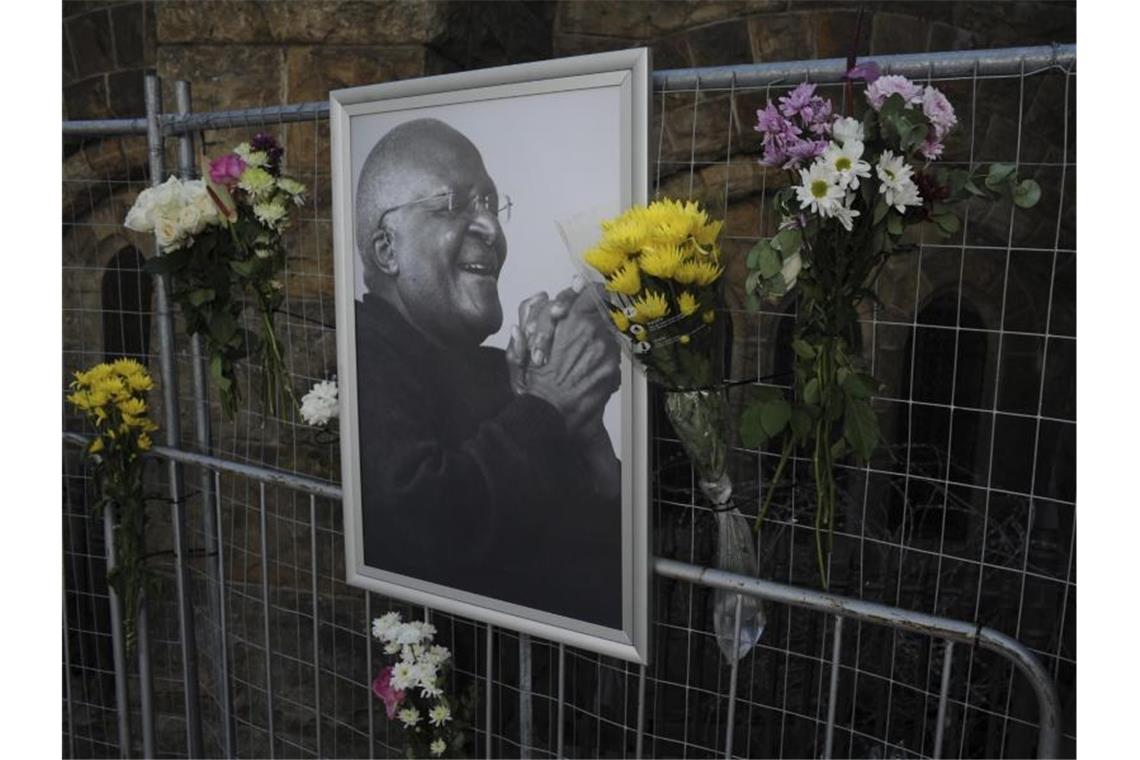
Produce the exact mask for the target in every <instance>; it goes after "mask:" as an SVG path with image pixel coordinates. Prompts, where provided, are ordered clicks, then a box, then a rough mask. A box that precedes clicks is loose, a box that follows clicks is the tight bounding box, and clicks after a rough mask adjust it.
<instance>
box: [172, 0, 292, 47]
mask: <svg viewBox="0 0 1140 760" xmlns="http://www.w3.org/2000/svg"><path fill="white" fill-rule="evenodd" d="M155 5H156V8H155V11H156V13H155V23H156V27H157V33H158V39H160V40H162V43H163V44H164V45H170V44H185V43H209V44H211V45H220V44H224V43H227V42H261V43H265V42H268V41H270V40H272V37H271V36H270V33H269V20H268V18H267V17H266V11H267V6H268V5H270V4H269V3H260V2H252V3H251V2H242V3H228V2H216V1H214V0H207V1H206V2H183V1H182V0H176V1H175V2H164V3H156V4H155Z"/></svg>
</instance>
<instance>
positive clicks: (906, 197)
mask: <svg viewBox="0 0 1140 760" xmlns="http://www.w3.org/2000/svg"><path fill="white" fill-rule="evenodd" d="M875 171H876V174H877V175H878V177H879V182H880V184H879V192H880V193H882V194H883V199H884V200H885V201H886V202H887V205H888V206H893V207H894V208H895V209H896V210H897V211H898V212H899V213H903V212H905V211H906V207H907V206H921V205H922V198H921V197H920V196H919V194H918V186H917V185H916V184H914V180H913V179H911V176H912V175H913V174H914V168H913V167H912V166H911V165H910V164H908V163H907V162H906V159H905V157H903V156H896V155H895V154H894V153H892V152H891V151H889V150H885V151H883V155H882V156H880V157H879V164H878V166H877V167H876V169H875Z"/></svg>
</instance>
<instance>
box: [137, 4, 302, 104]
mask: <svg viewBox="0 0 1140 760" xmlns="http://www.w3.org/2000/svg"><path fill="white" fill-rule="evenodd" d="M164 5H165V4H164ZM160 15H161V14H160ZM284 64H285V61H284V51H283V50H281V49H279V48H275V47H240V46H235V45H201V46H197V45H195V46H188V47H179V48H169V47H163V48H160V49H159V51H158V73H159V76H161V77H163V79H165V80H167V81H171V82H172V81H174V80H176V79H186V80H189V81H190V82H192V83H193V86H194V109H195V110H197V111H221V110H226V109H234V108H251V107H257V106H269V105H279V104H280V103H283V102H285V100H284V93H283V92H282V91H283V89H284V88H283V86H282V79H283V74H284ZM164 89H166V90H170V92H168V93H166V94H167V96H169V95H171V94H172V92H173V90H172V89H171V88H169V87H167V88H164Z"/></svg>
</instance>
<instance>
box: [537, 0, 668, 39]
mask: <svg viewBox="0 0 1140 760" xmlns="http://www.w3.org/2000/svg"><path fill="white" fill-rule="evenodd" d="M655 7H656V6H651V5H649V4H648V3H621V2H613V0H606V2H590V1H589V0H566V1H564V2H561V3H559V4H558V16H557V19H556V21H555V24H554V29H555V32H556V34H559V35H562V34H586V35H596V36H599V37H625V38H627V39H628V38H634V39H637V38H645V37H648V36H649V17H650V16H651V15H652V13H653V11H654V8H655Z"/></svg>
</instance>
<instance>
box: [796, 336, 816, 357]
mask: <svg viewBox="0 0 1140 760" xmlns="http://www.w3.org/2000/svg"><path fill="white" fill-rule="evenodd" d="M792 350H793V351H795V352H796V356H798V357H800V358H801V359H808V360H811V359H814V358H815V357H816V348H815V346H813V345H812V344H810V343H808V342H807V341H806V340H803V339H802V338H796V339H795V340H793V341H792Z"/></svg>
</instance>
